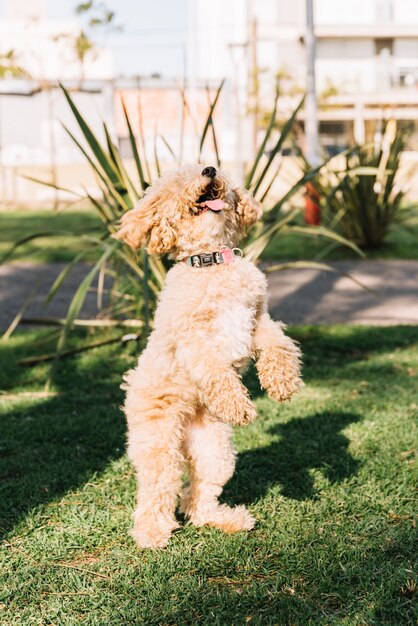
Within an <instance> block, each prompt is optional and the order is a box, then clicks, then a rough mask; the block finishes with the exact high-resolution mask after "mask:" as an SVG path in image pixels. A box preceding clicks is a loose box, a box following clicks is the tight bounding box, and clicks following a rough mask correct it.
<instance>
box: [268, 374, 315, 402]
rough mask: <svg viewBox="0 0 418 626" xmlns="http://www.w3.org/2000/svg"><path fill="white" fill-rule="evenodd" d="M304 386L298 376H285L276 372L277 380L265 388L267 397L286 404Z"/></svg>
mask: <svg viewBox="0 0 418 626" xmlns="http://www.w3.org/2000/svg"><path fill="white" fill-rule="evenodd" d="M304 386H305V383H304V382H303V380H302V379H301V378H300V377H299V376H287V373H286V372H278V375H277V380H275V381H274V382H273V384H271V385H270V386H269V387H267V389H266V390H267V393H268V395H269V397H270V398H273V400H277V401H278V402H286V400H290V399H291V398H292V396H293V395H294V394H295V393H296V392H297V391H299V389H300V388H301V387H304Z"/></svg>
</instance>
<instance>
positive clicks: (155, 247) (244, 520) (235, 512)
mask: <svg viewBox="0 0 418 626" xmlns="http://www.w3.org/2000/svg"><path fill="white" fill-rule="evenodd" d="M261 213H262V211H261V206H260V204H259V203H258V202H257V201H256V200H255V199H254V198H253V197H252V196H251V195H250V193H248V191H245V190H243V189H237V188H235V187H233V186H232V184H231V181H230V178H229V176H228V175H227V174H226V173H225V172H223V171H220V170H219V171H216V169H215V168H214V167H205V168H204V169H203V171H202V167H201V166H198V165H197V166H187V167H182V168H181V169H180V170H178V171H177V172H172V173H168V174H166V175H164V176H163V177H162V178H160V179H159V180H158V181H157V182H156V184H155V185H153V186H152V187H151V188H148V189H147V191H146V193H145V196H144V198H143V199H142V200H141V201H140V202H139V204H138V206H137V207H136V208H134V209H132V210H131V211H128V212H127V213H126V214H125V215H124V216H123V217H122V221H121V226H120V229H119V231H118V233H117V235H116V236H117V237H118V238H119V239H121V240H123V241H125V242H126V243H127V244H129V245H130V246H131V247H132V248H134V249H136V248H139V247H140V246H141V245H142V244H143V243H146V247H147V250H148V252H149V253H150V254H162V253H169V254H170V256H171V258H173V259H175V260H176V261H177V263H176V264H175V265H174V266H173V267H172V268H171V269H170V271H169V272H168V274H167V281H166V285H165V287H164V289H163V290H162V292H161V295H160V298H159V303H158V307H157V311H156V314H155V320H154V330H153V332H152V333H151V335H150V338H149V341H148V344H147V347H146V349H145V350H144V352H143V353H142V354H141V356H140V358H139V361H138V365H137V367H136V368H135V369H133V370H131V371H129V372H128V373H127V375H126V377H125V385H124V388H125V389H126V391H127V394H126V402H125V406H124V409H125V413H126V417H127V421H128V454H129V457H130V458H131V460H132V462H133V464H134V466H135V469H136V471H137V474H138V483H139V488H138V505H137V508H136V510H135V513H134V528H133V531H132V536H133V537H134V539H135V541H136V542H137V544H138V545H139V546H142V547H151V548H157V547H163V546H165V545H166V544H167V542H168V540H169V538H170V535H171V533H172V531H173V530H174V529H175V528H177V526H178V524H177V521H176V518H175V509H176V504H177V498H178V496H179V495H180V504H181V510H182V511H183V513H184V514H185V515H186V516H187V517H188V518H189V519H190V521H191V522H192V523H193V524H195V525H196V526H203V525H210V526H215V527H217V528H221V529H222V530H224V531H226V532H236V531H240V530H249V529H251V528H252V527H253V526H254V522H255V520H254V518H253V517H252V516H251V515H250V514H249V512H248V511H247V510H246V509H245V507H243V506H237V507H234V508H232V507H229V506H227V505H226V504H220V503H219V502H218V497H219V495H220V493H221V491H222V488H223V486H224V485H225V483H226V482H227V481H228V480H229V479H230V478H231V476H232V474H233V471H234V466H235V450H234V447H233V445H232V443H231V435H232V425H244V424H248V423H250V422H252V421H253V420H254V419H255V418H256V409H255V406H254V404H253V403H252V402H251V400H250V398H249V395H248V391H247V389H246V388H245V387H244V385H243V384H242V381H241V373H242V372H243V370H244V369H245V367H246V365H247V363H248V361H249V359H251V358H252V359H255V360H256V368H257V371H258V376H259V379H260V383H261V385H262V387H263V388H264V389H266V390H267V392H268V394H269V395H270V396H271V397H272V398H275V399H276V400H279V401H283V400H288V399H289V398H290V397H291V396H292V394H293V393H294V392H295V391H297V389H298V388H299V387H300V386H301V385H302V381H301V379H300V351H299V348H298V347H297V346H296V345H295V344H294V343H293V341H292V340H291V339H290V338H289V337H287V336H286V335H285V334H284V333H283V328H284V327H283V324H280V323H277V322H274V321H273V320H272V319H271V318H270V316H269V315H268V312H267V295H266V279H265V277H264V275H263V274H262V273H261V272H260V271H259V270H258V269H257V268H256V267H255V266H254V265H253V264H252V263H249V262H248V261H246V260H245V259H243V258H240V256H239V253H240V251H239V250H238V249H237V248H235V247H234V246H236V245H237V244H238V242H239V240H240V238H241V237H242V236H243V234H244V233H245V230H246V229H247V228H248V227H249V226H252V225H253V224H254V223H255V222H257V220H259V219H260V217H261ZM186 466H187V473H188V484H187V486H185V487H184V488H183V490H182V474H183V472H184V469H185V467H186Z"/></svg>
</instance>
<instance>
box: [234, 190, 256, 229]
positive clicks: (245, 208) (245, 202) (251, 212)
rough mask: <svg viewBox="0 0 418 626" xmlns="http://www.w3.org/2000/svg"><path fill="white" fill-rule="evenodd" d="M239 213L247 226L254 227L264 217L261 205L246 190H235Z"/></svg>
mask: <svg viewBox="0 0 418 626" xmlns="http://www.w3.org/2000/svg"><path fill="white" fill-rule="evenodd" d="M234 193H235V196H236V199H237V213H238V215H239V216H240V218H241V221H242V223H243V224H244V225H245V226H252V225H253V224H255V223H256V222H258V220H259V219H260V218H261V216H262V215H263V209H262V206H261V204H260V203H259V202H258V200H256V199H255V198H254V197H253V196H252V195H251V194H250V192H249V191H247V190H246V189H234Z"/></svg>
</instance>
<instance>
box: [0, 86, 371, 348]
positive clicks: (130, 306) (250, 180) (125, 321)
mask: <svg viewBox="0 0 418 626" xmlns="http://www.w3.org/2000/svg"><path fill="white" fill-rule="evenodd" d="M222 85H223V83H221V84H220V86H219V88H218V89H217V90H216V92H215V94H214V97H213V99H212V101H211V102H210V105H209V110H208V115H207V118H206V122H205V124H204V127H203V130H202V133H201V138H200V141H199V147H198V154H197V160H198V161H200V158H201V155H202V151H203V147H204V145H205V142H206V141H207V140H208V138H211V140H212V144H213V147H214V153H215V158H216V162H217V164H218V165H220V164H221V162H220V158H219V152H218V141H217V137H216V133H215V127H214V121H213V119H214V111H215V107H216V105H217V102H218V100H219V97H220V94H221V90H222ZM62 89H63V92H64V94H65V97H66V99H67V101H68V104H69V106H70V108H71V110H72V112H73V114H74V117H75V119H76V121H77V124H78V127H79V129H80V131H81V135H82V137H83V138H84V145H83V144H82V143H81V141H79V139H78V138H77V137H76V136H75V135H74V134H72V133H71V131H70V130H69V129H68V128H65V127H64V128H65V130H66V132H67V133H68V135H69V136H70V137H71V139H72V140H73V141H74V142H75V144H76V145H77V146H78V148H79V149H80V151H81V152H82V153H83V155H84V156H85V158H86V160H87V161H88V163H89V165H90V166H91V168H92V169H93V171H94V174H95V176H96V179H97V182H98V186H99V188H100V191H101V197H100V198H98V197H95V196H93V195H91V194H90V193H88V192H87V190H86V191H85V198H87V199H88V200H89V201H90V203H91V205H92V206H93V207H94V208H95V209H96V211H97V213H98V215H99V216H100V218H101V221H102V224H103V226H102V229H101V231H100V232H99V233H98V234H95V235H86V236H84V237H82V239H83V240H84V241H85V244H86V248H85V251H83V252H81V253H79V254H77V256H75V258H74V259H73V260H72V261H71V262H70V263H69V264H68V265H67V266H66V267H65V268H64V270H63V271H62V272H61V274H60V275H59V276H58V278H57V280H56V281H55V283H54V285H53V286H52V288H51V290H50V293H49V295H48V301H50V300H51V299H52V298H53V297H54V295H55V294H56V293H57V292H58V290H59V289H60V288H61V286H62V285H63V283H64V281H65V279H66V278H67V276H68V275H69V273H70V272H71V271H72V269H73V268H74V267H75V266H76V265H77V264H78V263H80V262H81V261H83V259H84V257H85V256H86V255H87V254H88V253H89V252H90V251H91V248H92V247H95V248H96V249H97V250H98V251H99V255H98V259H97V261H96V262H95V263H94V264H93V265H92V267H91V269H90V271H89V272H88V274H87V275H86V276H85V278H84V279H83V280H82V281H81V283H80V285H79V287H78V289H77V290H76V292H75V294H74V296H73V298H72V301H71V304H70V306H69V309H68V313H67V317H66V319H65V320H62V321H60V320H57V323H62V331H61V334H60V339H59V342H58V351H59V352H62V350H63V347H64V343H65V339H66V337H67V334H68V331H69V330H70V329H71V328H72V327H73V326H74V325H76V324H77V323H81V322H80V320H78V319H77V316H78V314H79V312H80V310H81V307H82V305H83V303H84V300H85V298H86V295H87V293H88V291H89V290H90V289H92V285H93V281H94V280H95V279H96V280H97V281H98V287H97V294H98V302H99V303H100V305H101V306H100V308H101V312H100V315H99V320H93V321H92V325H94V326H98V325H100V323H101V322H100V320H102V323H103V325H104V326H108V325H109V324H113V325H120V326H130V327H133V326H138V327H141V326H142V327H144V328H143V331H144V333H145V334H146V333H147V332H148V328H149V323H150V319H151V314H152V310H153V308H154V305H155V302H156V298H157V296H158V293H159V290H160V289H161V287H162V286H163V284H164V280H165V275H166V271H167V269H168V267H169V261H168V260H167V259H166V258H159V257H155V256H149V255H148V254H147V252H146V251H145V250H141V251H140V253H139V254H138V253H135V252H133V251H132V250H131V249H130V248H129V247H128V246H126V245H124V244H122V243H121V242H119V241H116V240H115V239H113V238H112V237H111V235H112V234H113V233H114V232H115V230H116V227H117V223H118V221H119V219H120V217H121V215H122V214H123V213H124V212H125V211H127V210H129V209H131V208H132V207H133V206H134V205H135V203H136V202H137V201H138V200H139V199H140V198H141V197H142V195H143V193H144V191H145V189H146V188H147V186H148V185H149V184H152V180H151V179H150V178H151V172H152V169H153V170H154V171H155V172H156V175H159V174H160V171H161V167H160V161H159V158H158V151H157V148H156V144H155V146H154V158H155V163H154V164H153V166H154V167H153V168H151V167H150V164H149V163H148V161H147V158H146V151H145V150H144V149H142V150H139V149H138V146H137V142H136V139H135V134H134V131H133V128H132V124H131V121H130V119H129V115H128V112H127V110H126V107H125V105H124V103H123V102H122V105H123V111H124V116H125V120H126V124H127V129H128V135H129V140H130V145H131V149H132V154H133V158H134V162H135V165H136V176H135V180H133V179H132V177H131V176H129V174H128V172H127V169H126V167H125V165H124V163H123V161H122V158H121V156H120V153H119V150H118V147H117V146H116V145H115V144H114V142H113V141H112V139H111V136H110V133H109V131H108V129H107V127H106V125H104V127H103V128H104V136H105V142H106V144H105V145H102V144H101V143H100V142H99V140H98V138H97V137H96V136H95V135H94V133H93V132H92V130H91V128H90V126H89V125H88V123H87V122H86V120H85V119H84V118H83V117H82V115H81V114H80V112H79V110H78V108H77V107H76V105H75V103H74V101H73V99H72V97H71V95H70V93H69V92H68V91H67V90H66V89H65V88H64V87H62ZM182 97H183V101H184V100H185V95H184V93H183V94H182ZM277 101H278V99H277V97H276V100H275V103H274V107H273V110H272V113H271V117H270V121H269V124H268V126H267V129H266V131H265V134H264V137H263V139H262V142H261V144H260V148H259V150H258V153H257V156H256V158H255V161H254V163H253V164H252V166H251V167H250V168H249V172H248V174H247V176H246V179H245V186H246V188H247V189H249V190H250V191H251V192H252V193H253V194H254V196H255V197H256V198H257V199H259V200H260V202H262V203H263V206H265V212H264V217H263V219H262V221H261V222H260V223H259V224H258V225H257V226H256V227H255V228H254V229H253V230H252V232H250V233H249V235H248V237H247V239H246V241H245V242H244V245H243V252H244V255H245V256H246V257H247V258H248V259H250V260H252V261H253V262H257V261H258V260H259V259H260V257H261V255H262V253H263V251H264V250H265V248H266V246H267V245H268V244H269V242H270V241H271V240H272V239H273V237H276V236H277V234H278V233H279V232H288V231H293V232H296V233H298V234H300V235H302V236H310V235H313V234H314V235H315V236H316V237H317V236H318V235H319V236H322V237H324V238H327V239H331V240H332V241H334V242H338V243H339V244H344V245H348V246H350V247H351V248H353V249H354V250H356V251H357V252H359V253H360V251H359V250H358V248H357V247H356V246H355V245H354V244H353V243H351V242H348V241H346V240H344V238H343V237H341V236H340V235H338V234H336V233H335V232H333V231H332V230H330V229H327V228H315V229H312V228H310V227H305V226H301V225H298V224H297V223H295V218H296V216H297V214H298V213H299V211H300V208H298V207H295V206H293V205H292V202H293V199H294V196H295V195H296V194H297V193H298V192H299V191H300V190H301V189H303V187H304V185H305V184H306V183H307V182H309V181H311V180H312V179H314V178H315V177H316V176H317V175H318V172H319V171H320V169H321V168H320V167H317V168H314V169H309V171H305V172H303V171H302V170H301V175H300V178H299V180H297V181H296V182H295V184H294V185H293V186H292V187H291V188H290V189H289V190H288V191H287V193H286V194H285V195H284V196H283V197H281V198H280V199H279V200H277V199H276V200H270V197H271V188H272V184H273V182H274V180H275V178H276V177H277V175H278V173H279V171H280V167H281V162H282V155H281V149H282V147H283V144H284V142H285V141H286V139H288V137H290V135H291V132H292V127H293V125H294V122H295V120H296V117H297V114H298V112H299V111H300V109H301V107H302V106H303V99H302V100H301V102H300V103H299V105H298V106H297V107H296V109H295V111H294V112H293V113H292V115H291V116H290V118H289V119H288V120H287V121H286V123H285V124H284V125H283V127H282V129H281V132H280V133H278V131H277V128H276V126H277V120H276V114H277ZM141 139H142V141H141V146H144V138H143V137H142V138H141ZM161 139H162V141H163V142H164V144H165V145H166V147H167V148H168V150H169V152H170V154H171V155H172V157H173V160H175V161H176V160H177V159H176V156H175V154H174V151H173V150H172V148H171V147H170V146H169V144H168V143H167V142H166V140H165V139H164V138H163V137H162V138H161ZM85 146H86V147H85ZM140 153H141V154H140ZM38 182H42V181H38ZM44 184H45V183H44ZM46 184H48V183H46ZM66 191H68V190H66ZM53 234H55V235H56V234H57V233H56V232H55V233H36V234H33V235H32V236H31V237H26V238H25V239H24V240H21V241H19V242H17V243H16V244H15V245H14V246H13V248H12V249H11V250H10V251H9V253H8V256H10V254H12V253H13V251H14V250H15V249H16V248H17V247H18V246H19V245H21V244H23V243H25V242H27V241H28V239H34V238H35V237H39V236H47V235H51V236H52V235H53ZM59 234H60V235H61V236H62V235H63V234H65V233H59ZM67 234H68V235H69V236H73V234H72V233H67ZM291 265H292V264H281V265H277V266H274V268H272V269H274V270H276V269H285V268H287V267H290V266H291ZM307 265H308V266H309V267H318V268H320V269H331V268H328V267H327V266H325V265H324V264H319V263H308V264H307ZM294 266H295V267H300V266H301V263H300V262H299V263H296V264H294ZM106 276H108V277H109V278H110V283H111V287H110V289H108V290H105V289H104V285H105V277H106ZM85 323H86V322H84V321H83V324H85Z"/></svg>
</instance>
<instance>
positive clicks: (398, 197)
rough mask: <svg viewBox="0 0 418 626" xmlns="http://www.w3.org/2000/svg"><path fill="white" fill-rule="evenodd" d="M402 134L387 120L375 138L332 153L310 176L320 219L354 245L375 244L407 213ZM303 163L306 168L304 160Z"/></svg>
mask: <svg viewBox="0 0 418 626" xmlns="http://www.w3.org/2000/svg"><path fill="white" fill-rule="evenodd" d="M406 137H407V131H406V130H402V131H397V128H396V121H395V120H391V121H390V122H389V123H388V124H387V127H386V130H385V132H384V134H383V136H382V139H381V140H380V141H378V142H375V143H372V144H368V145H364V146H355V147H354V148H352V149H350V150H347V151H346V152H345V153H344V154H343V155H341V156H337V157H334V159H332V160H330V162H329V163H328V164H327V165H326V166H325V167H323V168H322V169H321V175H320V176H319V177H315V178H314V179H313V180H312V183H313V185H314V187H315V188H316V191H317V192H318V194H319V196H320V198H321V200H320V202H321V206H322V217H323V220H324V222H325V223H326V224H327V225H328V226H329V227H330V228H331V229H333V230H337V231H338V232H339V233H340V234H341V235H342V236H343V237H345V238H346V239H348V240H349V241H352V242H354V243H355V244H357V245H358V246H359V247H360V248H363V249H369V250H370V249H374V248H379V247H381V246H382V245H383V243H384V241H385V239H386V237H387V235H388V234H389V232H390V231H391V229H393V228H394V227H396V226H397V225H399V224H401V223H404V222H405V221H406V220H407V219H408V217H409V216H410V215H411V208H412V207H413V205H408V204H407V203H406V198H405V195H406V192H407V188H406V186H405V185H404V184H402V182H401V172H400V164H401V157H402V153H403V151H404V149H405V140H406ZM341 161H343V167H341V165H340V163H341ZM305 167H306V171H310V168H309V165H308V164H307V163H306V162H305Z"/></svg>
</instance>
